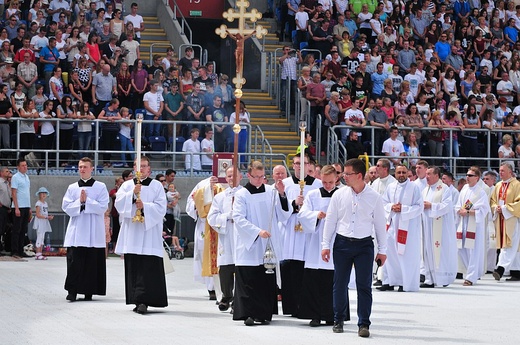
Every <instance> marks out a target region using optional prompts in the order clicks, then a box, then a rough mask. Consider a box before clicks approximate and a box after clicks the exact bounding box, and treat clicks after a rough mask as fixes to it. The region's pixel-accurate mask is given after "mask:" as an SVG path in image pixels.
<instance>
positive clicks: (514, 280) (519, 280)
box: [506, 276, 520, 282]
mask: <svg viewBox="0 0 520 345" xmlns="http://www.w3.org/2000/svg"><path fill="white" fill-rule="evenodd" d="M506 281H508V282H520V277H515V276H511V277H510V278H507V279H506Z"/></svg>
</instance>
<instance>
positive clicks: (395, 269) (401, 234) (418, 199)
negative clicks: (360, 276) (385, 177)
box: [383, 180, 423, 291]
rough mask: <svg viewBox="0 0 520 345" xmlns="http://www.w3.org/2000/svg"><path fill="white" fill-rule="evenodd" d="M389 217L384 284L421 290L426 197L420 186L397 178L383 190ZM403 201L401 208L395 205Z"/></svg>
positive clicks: (410, 289) (406, 289)
mask: <svg viewBox="0 0 520 345" xmlns="http://www.w3.org/2000/svg"><path fill="white" fill-rule="evenodd" d="M383 203H384V205H385V211H386V212H387V214H388V218H387V245H388V248H387V259H386V263H385V266H384V267H386V277H385V280H384V281H383V284H388V285H391V286H402V287H403V290H404V291H418V290H419V269H420V265H421V212H422V211H423V199H422V194H421V191H420V190H419V187H418V186H417V185H416V184H414V183H413V182H410V181H409V180H406V181H405V182H402V183H400V182H398V181H395V182H394V183H392V184H391V185H389V186H388V188H387V189H386V192H385V194H383ZM394 204H401V212H393V211H392V206H393V205H394Z"/></svg>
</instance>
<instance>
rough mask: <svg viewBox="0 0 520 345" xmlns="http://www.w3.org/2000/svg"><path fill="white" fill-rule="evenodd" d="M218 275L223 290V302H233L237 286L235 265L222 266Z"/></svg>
mask: <svg viewBox="0 0 520 345" xmlns="http://www.w3.org/2000/svg"><path fill="white" fill-rule="evenodd" d="M218 276H219V278H220V289H221V290H222V302H224V303H226V302H231V301H232V300H233V288H234V287H235V265H222V266H220V267H219V271H218Z"/></svg>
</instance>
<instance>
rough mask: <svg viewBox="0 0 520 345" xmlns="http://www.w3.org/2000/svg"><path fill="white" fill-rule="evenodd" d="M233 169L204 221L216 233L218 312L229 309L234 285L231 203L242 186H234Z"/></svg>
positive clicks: (238, 178)
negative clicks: (219, 290)
mask: <svg viewBox="0 0 520 345" xmlns="http://www.w3.org/2000/svg"><path fill="white" fill-rule="evenodd" d="M233 170H234V168H233V167H230V168H228V169H227V170H226V182H227V183H228V185H229V187H228V188H227V189H226V190H224V191H223V192H221V193H218V194H217V195H215V197H214V198H213V202H212V203H211V208H210V210H209V213H208V216H207V217H206V221H207V222H208V223H209V225H210V226H211V227H212V228H213V229H214V230H215V231H216V232H217V233H218V255H217V266H218V269H219V271H218V274H219V278H220V279H219V280H220V289H221V290H222V299H221V300H220V302H219V305H218V308H219V310H220V311H226V310H228V309H229V306H230V304H231V303H232V302H233V288H234V285H235V258H234V252H235V241H234V229H233V203H234V202H233V201H234V198H235V193H236V192H238V191H239V190H240V189H242V186H240V185H237V186H235V184H234V178H233ZM240 180H242V174H241V173H240V172H238V177H237V183H240Z"/></svg>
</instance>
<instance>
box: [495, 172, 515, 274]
mask: <svg viewBox="0 0 520 345" xmlns="http://www.w3.org/2000/svg"><path fill="white" fill-rule="evenodd" d="M498 173H499V175H500V178H501V179H502V181H500V182H499V183H497V185H496V187H495V190H494V192H493V194H492V195H491V202H490V204H491V210H492V211H493V220H494V222H495V235H496V245H497V248H500V255H499V256H498V263H497V267H496V269H495V270H494V271H493V277H494V278H495V279H496V280H500V279H501V278H502V276H503V275H504V273H505V272H507V271H509V272H510V274H511V277H510V278H508V279H506V280H507V281H520V258H519V255H518V251H519V248H520V228H519V225H520V182H519V181H518V180H517V179H516V178H515V175H514V172H513V167H512V166H511V165H510V164H509V163H507V162H505V163H502V164H500V169H499V171H498Z"/></svg>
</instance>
